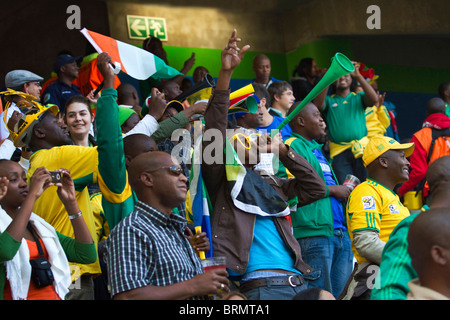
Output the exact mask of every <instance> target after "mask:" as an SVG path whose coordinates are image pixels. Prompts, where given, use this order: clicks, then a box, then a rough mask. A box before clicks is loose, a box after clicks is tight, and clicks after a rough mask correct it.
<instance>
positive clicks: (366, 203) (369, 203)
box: [362, 196, 375, 210]
mask: <svg viewBox="0 0 450 320" xmlns="http://www.w3.org/2000/svg"><path fill="white" fill-rule="evenodd" d="M362 203H363V208H364V209H365V210H369V209H375V199H374V198H373V197H372V196H368V197H362Z"/></svg>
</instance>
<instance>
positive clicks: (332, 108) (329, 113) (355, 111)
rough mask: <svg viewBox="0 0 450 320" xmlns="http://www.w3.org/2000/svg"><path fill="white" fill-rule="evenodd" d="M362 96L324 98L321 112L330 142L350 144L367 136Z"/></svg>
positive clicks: (362, 93) (361, 94) (358, 94)
mask: <svg viewBox="0 0 450 320" xmlns="http://www.w3.org/2000/svg"><path fill="white" fill-rule="evenodd" d="M364 96H365V93H364V92H360V93H354V92H351V93H350V94H349V95H348V96H346V97H341V96H340V95H337V94H333V95H331V96H326V98H325V108H324V110H323V112H324V116H325V121H326V123H327V125H328V130H329V137H330V140H331V141H333V142H335V143H339V142H350V141H353V140H359V139H361V138H363V137H365V136H366V135H367V126H366V116H365V108H366V106H365V105H364Z"/></svg>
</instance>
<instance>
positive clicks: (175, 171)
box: [145, 166, 185, 176]
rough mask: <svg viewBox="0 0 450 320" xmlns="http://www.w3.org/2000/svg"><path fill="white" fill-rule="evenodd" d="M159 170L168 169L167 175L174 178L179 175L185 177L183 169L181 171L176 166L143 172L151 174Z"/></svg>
mask: <svg viewBox="0 0 450 320" xmlns="http://www.w3.org/2000/svg"><path fill="white" fill-rule="evenodd" d="M161 169H169V173H170V174H172V175H174V176H179V175H180V174H183V175H185V174H184V171H183V169H181V168H180V167H178V166H170V167H161V168H158V169H155V170H150V171H145V172H148V173H152V172H155V171H158V170H161Z"/></svg>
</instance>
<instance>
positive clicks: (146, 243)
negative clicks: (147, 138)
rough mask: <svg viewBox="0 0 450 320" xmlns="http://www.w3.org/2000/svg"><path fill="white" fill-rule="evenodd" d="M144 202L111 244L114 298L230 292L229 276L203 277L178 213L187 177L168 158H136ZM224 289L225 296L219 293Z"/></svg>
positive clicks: (134, 169)
mask: <svg viewBox="0 0 450 320" xmlns="http://www.w3.org/2000/svg"><path fill="white" fill-rule="evenodd" d="M128 173H129V181H130V184H131V186H132V188H133V190H134V191H135V193H136V196H137V198H138V200H139V201H138V202H137V203H136V206H135V209H134V211H133V212H132V213H131V214H130V215H129V216H128V217H126V218H125V219H124V220H122V221H121V222H120V223H119V224H118V225H117V227H116V228H114V229H113V230H112V232H111V234H110V236H109V239H108V252H109V254H108V273H109V278H110V284H111V294H112V296H113V298H114V299H133V300H134V299H158V300H173V299H201V298H204V297H206V296H207V295H208V294H211V295H222V292H227V291H228V284H229V281H228V279H227V275H228V274H227V272H226V271H225V270H224V269H222V270H220V269H216V270H209V271H206V272H203V269H202V264H201V262H200V258H199V257H198V255H197V253H196V251H195V250H194V249H193V248H192V246H191V245H190V243H189V240H188V239H187V238H186V237H185V236H184V234H183V232H184V230H185V228H186V226H187V221H186V219H185V218H184V217H182V216H180V215H177V214H174V213H173V209H174V208H176V207H177V206H179V205H180V204H181V203H183V202H184V201H186V193H187V182H188V179H187V177H186V176H185V175H184V174H183V170H182V169H181V167H180V165H179V164H178V162H177V161H176V160H175V159H174V158H173V157H172V156H171V155H170V154H168V153H166V152H161V151H153V152H148V153H144V154H141V155H138V156H137V157H135V158H134V159H133V160H132V161H131V163H130V166H129V168H128ZM219 290H222V291H219Z"/></svg>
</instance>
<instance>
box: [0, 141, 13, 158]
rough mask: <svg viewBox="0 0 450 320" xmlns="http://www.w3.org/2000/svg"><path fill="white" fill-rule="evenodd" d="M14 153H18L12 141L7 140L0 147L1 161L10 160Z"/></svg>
mask: <svg viewBox="0 0 450 320" xmlns="http://www.w3.org/2000/svg"><path fill="white" fill-rule="evenodd" d="M14 151H16V147H15V146H14V143H13V142H12V141H11V140H9V139H6V140H5V141H3V143H2V145H1V146H0V159H8V160H10V159H11V157H12V155H13V153H14Z"/></svg>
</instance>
